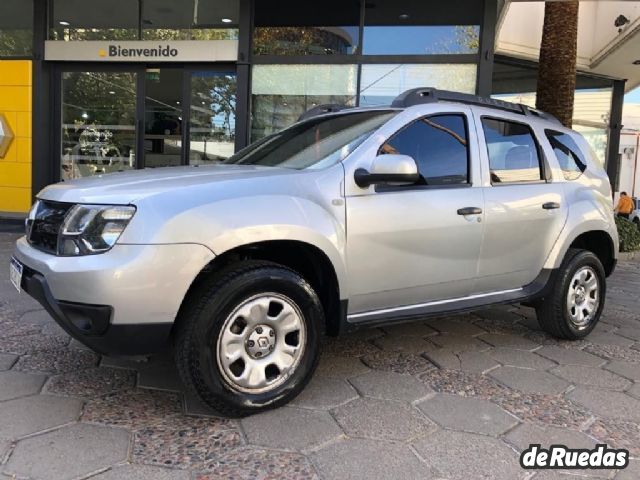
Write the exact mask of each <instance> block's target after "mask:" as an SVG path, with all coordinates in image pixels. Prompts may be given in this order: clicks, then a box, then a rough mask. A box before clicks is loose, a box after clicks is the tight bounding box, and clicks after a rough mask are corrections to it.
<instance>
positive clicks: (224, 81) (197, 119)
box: [189, 71, 237, 165]
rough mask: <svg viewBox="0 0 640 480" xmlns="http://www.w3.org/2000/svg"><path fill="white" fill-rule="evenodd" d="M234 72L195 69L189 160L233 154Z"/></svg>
mask: <svg viewBox="0 0 640 480" xmlns="http://www.w3.org/2000/svg"><path fill="white" fill-rule="evenodd" d="M236 87H237V82H236V76H235V73H234V72H227V73H219V72H207V71H203V72H193V73H192V74H191V106H190V112H191V113H190V124H189V163H190V164H191V165H206V164H209V163H217V162H220V161H222V160H224V159H226V158H228V157H230V156H231V155H233V152H234V149H235V139H236V90H237V88H236Z"/></svg>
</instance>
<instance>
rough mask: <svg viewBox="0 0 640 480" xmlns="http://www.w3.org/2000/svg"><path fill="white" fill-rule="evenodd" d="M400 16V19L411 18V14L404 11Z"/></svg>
mask: <svg viewBox="0 0 640 480" xmlns="http://www.w3.org/2000/svg"><path fill="white" fill-rule="evenodd" d="M398 18H399V19H400V20H409V14H408V13H402V14H401V15H400V16H399V17H398Z"/></svg>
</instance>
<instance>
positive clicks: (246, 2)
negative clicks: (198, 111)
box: [235, 0, 254, 152]
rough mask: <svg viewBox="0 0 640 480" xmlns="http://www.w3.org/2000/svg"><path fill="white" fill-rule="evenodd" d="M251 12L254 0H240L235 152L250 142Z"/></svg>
mask: <svg viewBox="0 0 640 480" xmlns="http://www.w3.org/2000/svg"><path fill="white" fill-rule="evenodd" d="M253 12H254V0H240V18H239V22H238V31H239V37H238V60H237V62H236V139H235V149H236V152H237V151H238V150H240V149H241V148H244V147H246V146H247V145H248V144H249V142H250V128H249V124H250V120H251V118H250V117H251V60H252V53H251V46H252V44H253V42H252V36H253Z"/></svg>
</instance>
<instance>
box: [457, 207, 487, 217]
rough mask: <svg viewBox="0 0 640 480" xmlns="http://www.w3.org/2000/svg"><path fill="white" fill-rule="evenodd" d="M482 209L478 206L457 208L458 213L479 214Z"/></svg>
mask: <svg viewBox="0 0 640 480" xmlns="http://www.w3.org/2000/svg"><path fill="white" fill-rule="evenodd" d="M481 213H482V209H481V208H478V207H465V208H459V209H458V215H480V214H481Z"/></svg>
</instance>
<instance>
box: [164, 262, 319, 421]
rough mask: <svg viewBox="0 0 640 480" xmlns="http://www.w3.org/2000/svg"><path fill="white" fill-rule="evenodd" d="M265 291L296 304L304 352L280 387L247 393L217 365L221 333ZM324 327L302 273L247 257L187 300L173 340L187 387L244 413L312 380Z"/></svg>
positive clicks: (215, 404) (282, 399)
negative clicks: (231, 318)
mask: <svg viewBox="0 0 640 480" xmlns="http://www.w3.org/2000/svg"><path fill="white" fill-rule="evenodd" d="M264 292H273V293H276V294H279V295H282V296H284V297H286V298H287V299H290V300H291V301H292V302H294V303H295V306H297V308H298V311H299V312H300V313H301V315H300V317H302V321H303V322H304V328H305V334H304V338H305V341H304V350H303V351H302V353H301V356H300V358H299V360H298V363H297V367H295V369H294V370H293V371H292V372H291V373H290V376H289V377H288V378H286V380H285V381H284V383H282V384H281V385H279V386H278V387H277V388H274V389H273V390H271V391H268V392H262V393H248V392H242V391H238V390H237V389H235V388H234V386H233V384H232V382H230V381H228V380H226V379H225V374H224V373H223V371H222V370H223V369H222V367H219V365H218V360H217V348H218V347H217V344H218V336H219V335H221V331H222V328H223V324H224V323H225V320H226V319H227V318H228V317H229V316H230V315H231V314H232V312H234V310H235V309H236V308H237V307H238V306H239V305H242V303H243V302H244V301H246V300H247V299H250V298H252V297H254V296H256V295H260V294H261V293H264ZM324 325H325V320H324V312H323V308H322V305H321V303H320V300H319V299H318V296H317V295H316V293H315V291H314V290H313V288H312V287H311V285H309V283H308V282H307V281H306V280H305V279H304V278H302V277H301V276H300V275H299V274H298V273H296V272H294V271H293V270H290V269H288V268H285V267H283V266H281V265H278V264H275V263H271V262H264V261H253V260H250V261H243V262H240V263H238V264H236V265H233V266H231V267H228V268H227V269H225V270H224V271H222V272H219V273H218V274H217V275H212V276H211V277H209V278H207V279H205V280H204V281H203V282H202V283H201V284H200V285H199V286H198V287H197V288H195V289H194V291H193V292H191V293H190V294H189V296H188V297H187V299H186V300H185V306H184V307H183V309H182V310H181V312H180V317H179V319H178V329H177V332H176V336H175V343H174V347H175V360H176V364H177V367H178V371H179V372H180V376H181V377H182V380H183V381H184V383H185V385H186V386H187V388H189V389H190V390H191V391H192V392H194V393H196V394H197V395H198V396H199V397H200V398H201V399H202V401H203V402H204V403H206V404H207V405H209V406H210V407H211V408H213V409H214V410H216V411H217V412H218V413H220V414H223V415H225V416H230V417H243V416H246V415H250V414H252V413H256V412H259V411H262V410H267V409H271V408H276V407H278V406H281V405H283V404H285V403H287V402H289V401H290V400H292V399H293V398H294V397H295V396H296V395H298V394H299V393H300V392H301V391H302V389H303V388H304V387H305V386H306V384H307V383H308V382H309V380H310V378H311V376H312V375H313V372H314V371H315V369H316V366H317V364H318V359H319V354H320V346H321V339H322V337H323V334H324ZM245 345H246V343H245ZM265 358H266V356H265ZM283 377H284V376H283Z"/></svg>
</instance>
